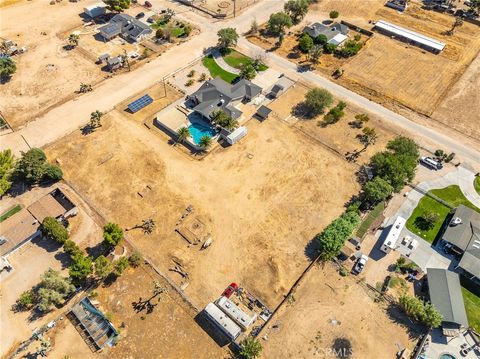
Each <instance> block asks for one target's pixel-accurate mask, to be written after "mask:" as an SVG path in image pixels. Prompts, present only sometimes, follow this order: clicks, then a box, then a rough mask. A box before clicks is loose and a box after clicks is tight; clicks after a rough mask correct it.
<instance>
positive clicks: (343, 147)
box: [269, 83, 400, 163]
mask: <svg viewBox="0 0 480 359" xmlns="http://www.w3.org/2000/svg"><path fill="white" fill-rule="evenodd" d="M309 89H310V88H309V87H308V86H307V85H304V84H302V83H296V84H295V86H294V87H291V88H290V89H288V90H287V91H286V92H285V93H284V94H282V95H281V96H280V97H279V99H278V101H275V102H273V103H272V104H270V105H269V107H270V108H271V109H272V110H273V111H274V112H273V115H274V116H276V117H277V118H279V119H281V120H286V121H287V122H288V123H291V124H293V126H294V127H295V128H296V129H298V130H300V131H301V132H303V133H304V134H305V135H308V136H310V137H311V138H313V139H315V140H318V141H320V142H321V143H323V144H324V145H326V146H327V147H329V148H330V149H332V150H333V151H335V152H337V153H338V154H339V155H340V156H344V155H345V154H346V153H347V152H350V153H351V152H353V151H355V150H357V151H359V150H361V149H362V148H363V145H362V144H361V143H360V142H359V141H358V139H357V137H356V136H357V135H360V134H361V133H362V132H361V131H362V130H361V129H355V128H352V127H351V126H350V125H349V124H348V123H349V122H350V121H353V120H354V119H355V115H357V114H360V113H364V111H362V110H361V109H360V108H356V107H353V106H352V105H350V104H349V105H348V106H347V108H346V109H345V110H344V112H345V116H344V117H343V118H342V119H341V120H340V121H338V122H337V123H335V124H331V125H328V126H322V123H321V122H322V119H323V115H319V116H317V117H316V118H313V119H298V118H296V117H294V116H292V115H291V109H292V108H293V107H295V105H297V104H298V103H300V102H301V101H303V99H304V97H305V94H306V93H307V91H308V90H309ZM335 104H336V102H335V103H334V105H335ZM369 117H370V121H368V122H367V123H366V124H365V125H364V127H372V128H375V131H376V133H377V135H378V139H377V141H376V142H375V144H373V145H370V146H369V147H368V148H367V149H366V150H365V151H364V152H362V154H361V155H360V156H359V158H358V160H357V162H358V163H365V162H368V160H369V159H370V157H371V156H372V155H373V154H375V153H376V152H379V151H382V150H383V149H384V148H385V146H386V144H387V142H388V141H389V140H391V139H392V138H394V137H395V135H397V134H399V133H400V131H399V130H398V129H396V128H393V127H391V126H390V127H388V128H387V127H385V125H384V123H383V122H382V120H381V118H379V117H377V116H372V115H370V116H369Z"/></svg>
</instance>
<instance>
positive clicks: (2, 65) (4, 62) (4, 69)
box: [0, 56, 17, 81]
mask: <svg viewBox="0 0 480 359" xmlns="http://www.w3.org/2000/svg"><path fill="white" fill-rule="evenodd" d="M15 71H17V65H16V64H15V61H13V59H12V58H11V57H8V56H1V57H0V80H1V81H6V80H8V79H9V78H10V77H11V76H12V75H13V74H14V73H15Z"/></svg>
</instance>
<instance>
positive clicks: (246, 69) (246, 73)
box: [240, 64, 257, 80]
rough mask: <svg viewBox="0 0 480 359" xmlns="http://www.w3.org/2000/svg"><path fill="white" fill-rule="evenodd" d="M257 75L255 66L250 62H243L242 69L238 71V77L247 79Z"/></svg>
mask: <svg viewBox="0 0 480 359" xmlns="http://www.w3.org/2000/svg"><path fill="white" fill-rule="evenodd" d="M255 76H257V71H256V70H255V67H253V65H252V64H245V65H243V66H242V69H241V71H240V77H241V78H244V79H247V80H253V79H254V78H255Z"/></svg>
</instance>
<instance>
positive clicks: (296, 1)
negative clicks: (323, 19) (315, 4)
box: [283, 0, 308, 24]
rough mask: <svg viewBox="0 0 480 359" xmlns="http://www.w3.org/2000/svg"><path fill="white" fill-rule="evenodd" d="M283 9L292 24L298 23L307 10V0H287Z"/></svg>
mask: <svg viewBox="0 0 480 359" xmlns="http://www.w3.org/2000/svg"><path fill="white" fill-rule="evenodd" d="M283 9H284V10H285V13H286V14H288V15H289V16H290V18H291V19H292V22H293V23H294V24H298V23H299V22H300V21H301V20H302V19H303V18H304V17H305V15H306V14H307V12H308V0H289V1H287V2H286V3H285V5H284V7H283Z"/></svg>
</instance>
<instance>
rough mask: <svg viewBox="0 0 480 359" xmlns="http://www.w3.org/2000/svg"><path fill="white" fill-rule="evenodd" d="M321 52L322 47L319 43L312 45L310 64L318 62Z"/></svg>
mask: <svg viewBox="0 0 480 359" xmlns="http://www.w3.org/2000/svg"><path fill="white" fill-rule="evenodd" d="M322 54H323V47H322V46H320V45H314V46H313V47H312V49H311V50H310V61H311V62H312V64H318V63H319V62H320V56H322Z"/></svg>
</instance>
